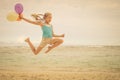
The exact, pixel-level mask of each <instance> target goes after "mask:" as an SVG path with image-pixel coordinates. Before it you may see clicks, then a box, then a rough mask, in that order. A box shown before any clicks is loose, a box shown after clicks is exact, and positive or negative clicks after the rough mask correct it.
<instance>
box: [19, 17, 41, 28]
mask: <svg viewBox="0 0 120 80" xmlns="http://www.w3.org/2000/svg"><path fill="white" fill-rule="evenodd" d="M20 18H21V19H23V20H24V21H26V22H28V23H31V24H35V25H40V26H42V25H43V23H42V22H37V21H31V20H29V19H26V18H24V17H23V16H22V15H20Z"/></svg>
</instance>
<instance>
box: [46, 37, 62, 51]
mask: <svg viewBox="0 0 120 80" xmlns="http://www.w3.org/2000/svg"><path fill="white" fill-rule="evenodd" d="M62 43H63V40H62V39H53V40H52V46H49V47H48V50H47V51H46V52H45V53H48V52H49V51H50V50H51V49H53V48H55V47H57V46H59V45H60V44H62Z"/></svg>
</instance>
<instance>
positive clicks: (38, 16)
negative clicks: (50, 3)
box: [31, 14, 44, 20]
mask: <svg viewBox="0 0 120 80" xmlns="http://www.w3.org/2000/svg"><path fill="white" fill-rule="evenodd" d="M31 16H32V17H33V18H34V19H35V20H43V18H41V16H44V15H43V14H32V15H31Z"/></svg>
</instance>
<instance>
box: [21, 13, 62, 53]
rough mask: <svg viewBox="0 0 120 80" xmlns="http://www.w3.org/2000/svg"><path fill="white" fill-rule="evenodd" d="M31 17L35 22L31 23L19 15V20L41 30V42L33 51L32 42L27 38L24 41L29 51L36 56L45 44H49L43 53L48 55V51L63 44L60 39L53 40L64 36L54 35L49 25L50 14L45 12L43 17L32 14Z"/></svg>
mask: <svg viewBox="0 0 120 80" xmlns="http://www.w3.org/2000/svg"><path fill="white" fill-rule="evenodd" d="M40 15H41V16H43V18H41V17H40ZM32 16H33V17H34V18H35V20H36V21H31V20H29V19H26V18H24V17H23V15H20V18H21V19H23V20H24V21H26V22H28V23H31V24H35V25H38V26H39V27H41V29H42V32H43V35H42V41H41V43H40V45H39V46H38V47H37V49H35V47H34V46H33V44H32V42H31V41H30V39H29V38H26V39H25V42H27V43H28V45H29V46H30V48H31V50H32V51H33V53H34V54H35V55H37V54H38V53H39V52H40V51H41V50H42V49H43V48H44V47H45V46H46V45H47V44H49V46H48V49H47V51H46V52H45V53H48V52H49V51H50V50H52V49H53V48H55V47H57V46H59V45H60V44H62V43H63V40H62V39H59V38H53V37H64V34H62V35H56V34H54V31H53V27H52V25H51V24H50V22H51V20H52V14H51V13H48V12H47V13H45V14H44V15H42V14H33V15H32Z"/></svg>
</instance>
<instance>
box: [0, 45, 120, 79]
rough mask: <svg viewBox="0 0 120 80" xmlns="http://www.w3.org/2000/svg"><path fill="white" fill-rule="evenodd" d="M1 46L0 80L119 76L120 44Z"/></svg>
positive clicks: (116, 77)
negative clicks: (35, 49)
mask: <svg viewBox="0 0 120 80" xmlns="http://www.w3.org/2000/svg"><path fill="white" fill-rule="evenodd" d="M45 50H46V48H45V49H43V51H42V52H40V53H39V54H38V55H34V54H33V53H32V51H31V50H30V48H29V47H26V46H6V47H3V46H2V47H0V80H120V47H119V46H60V47H57V48H56V49H53V50H52V51H51V52H50V53H48V54H45V53H44V52H45Z"/></svg>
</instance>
